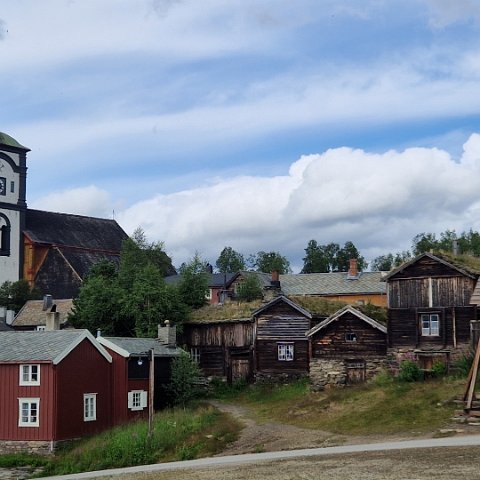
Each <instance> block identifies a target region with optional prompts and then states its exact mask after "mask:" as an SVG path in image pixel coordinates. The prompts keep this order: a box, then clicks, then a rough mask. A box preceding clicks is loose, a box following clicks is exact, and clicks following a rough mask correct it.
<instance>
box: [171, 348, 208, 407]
mask: <svg viewBox="0 0 480 480" xmlns="http://www.w3.org/2000/svg"><path fill="white" fill-rule="evenodd" d="M200 376H201V373H200V369H199V367H198V365H197V364H196V363H195V362H194V361H192V359H191V358H190V355H189V354H188V353H186V352H183V353H182V354H181V355H180V356H179V357H176V358H175V359H174V360H173V361H172V376H171V380H170V385H169V388H168V390H169V392H170V395H171V397H172V401H173V403H174V404H175V405H181V406H182V407H184V408H185V406H186V405H187V404H188V403H189V402H190V401H191V400H193V399H194V398H195V397H196V396H198V394H199V389H198V387H197V380H198V378H199V377H200Z"/></svg>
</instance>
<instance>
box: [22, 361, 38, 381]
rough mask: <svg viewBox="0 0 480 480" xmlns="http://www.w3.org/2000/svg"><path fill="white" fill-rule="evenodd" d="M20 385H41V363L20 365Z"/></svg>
mask: <svg viewBox="0 0 480 480" xmlns="http://www.w3.org/2000/svg"><path fill="white" fill-rule="evenodd" d="M20 385H21V386H38V385H40V365H36V364H35V365H20Z"/></svg>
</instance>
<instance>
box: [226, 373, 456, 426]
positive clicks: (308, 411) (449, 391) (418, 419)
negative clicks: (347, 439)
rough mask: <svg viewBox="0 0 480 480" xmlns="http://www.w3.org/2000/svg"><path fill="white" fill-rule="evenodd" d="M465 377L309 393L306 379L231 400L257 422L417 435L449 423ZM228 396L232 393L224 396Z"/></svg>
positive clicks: (254, 389)
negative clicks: (242, 407)
mask: <svg viewBox="0 0 480 480" xmlns="http://www.w3.org/2000/svg"><path fill="white" fill-rule="evenodd" d="M464 383H465V380H463V379H460V380H459V379H451V378H442V379H432V380H429V381H425V382H417V383H406V382H398V381H397V380H393V379H389V378H388V377H384V378H382V377H380V379H379V381H377V382H370V383H367V384H364V385H360V386H355V387H347V388H337V389H331V390H326V391H323V392H318V393H316V392H310V390H309V387H308V383H307V382H305V381H301V382H296V383H292V384H290V385H263V386H252V387H249V388H246V389H245V390H244V391H242V392H241V393H238V392H237V393H236V395H235V397H233V394H232V397H230V399H231V400H232V401H235V402H237V403H240V404H242V405H244V406H247V407H249V408H250V409H251V410H252V411H253V412H254V415H255V417H256V419H257V420H259V421H261V422H267V421H276V422H283V423H289V424H292V425H296V426H299V427H303V428H312V429H320V430H326V431H329V432H332V433H336V434H343V435H373V434H400V433H402V434H418V433H423V432H427V431H434V430H435V429H437V428H441V427H443V426H445V425H446V424H447V423H448V422H449V420H450V418H451V417H452V414H453V411H454V410H455V408H456V406H455V404H454V403H453V402H451V401H449V400H452V399H453V398H455V397H456V396H457V395H458V394H460V393H461V392H462V390H463V388H464ZM223 398H224V399H225V400H226V401H228V400H229V396H228V395H224V397H223Z"/></svg>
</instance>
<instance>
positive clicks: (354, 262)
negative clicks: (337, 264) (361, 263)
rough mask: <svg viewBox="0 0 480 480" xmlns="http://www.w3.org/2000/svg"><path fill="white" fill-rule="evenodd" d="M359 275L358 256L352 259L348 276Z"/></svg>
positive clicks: (355, 276)
mask: <svg viewBox="0 0 480 480" xmlns="http://www.w3.org/2000/svg"><path fill="white" fill-rule="evenodd" d="M357 277H358V262H357V259H356V258H351V259H350V266H349V268H348V278H357Z"/></svg>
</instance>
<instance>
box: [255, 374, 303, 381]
mask: <svg viewBox="0 0 480 480" xmlns="http://www.w3.org/2000/svg"><path fill="white" fill-rule="evenodd" d="M305 377H308V373H285V372H257V373H256V374H255V382H256V383H289V382H293V381H295V380H299V379H301V378H305Z"/></svg>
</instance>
